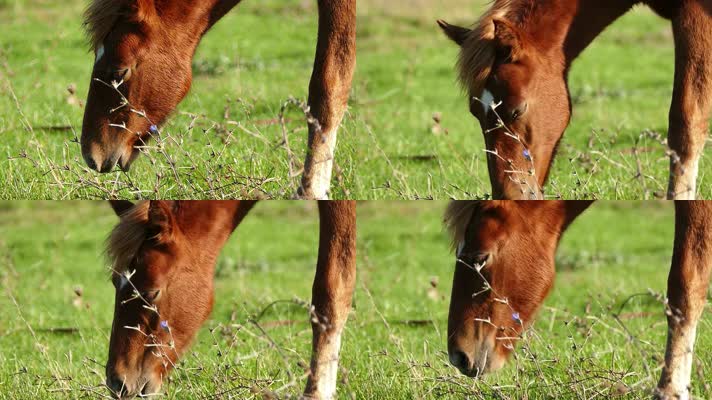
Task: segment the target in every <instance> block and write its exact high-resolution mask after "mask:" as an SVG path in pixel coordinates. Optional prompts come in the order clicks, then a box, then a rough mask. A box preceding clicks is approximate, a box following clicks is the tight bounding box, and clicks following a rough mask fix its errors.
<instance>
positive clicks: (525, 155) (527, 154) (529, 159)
mask: <svg viewBox="0 0 712 400" xmlns="http://www.w3.org/2000/svg"><path fill="white" fill-rule="evenodd" d="M523 154H524V158H525V159H526V160H527V161H531V160H532V155H531V153H529V149H524V152H523Z"/></svg>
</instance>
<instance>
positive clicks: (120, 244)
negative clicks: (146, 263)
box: [106, 201, 150, 273]
mask: <svg viewBox="0 0 712 400" xmlns="http://www.w3.org/2000/svg"><path fill="white" fill-rule="evenodd" d="M149 205H150V203H149V202H148V201H142V202H139V203H136V205H135V206H133V208H131V209H130V210H128V211H126V212H125V213H124V214H122V215H121V220H120V221H119V223H118V224H117V225H116V226H115V227H114V229H113V230H112V231H111V233H110V234H109V237H108V238H107V239H106V256H107V258H108V259H109V261H110V262H111V269H112V271H114V272H117V273H122V272H124V271H127V270H128V268H129V267H130V265H131V263H132V262H133V260H134V258H135V257H136V254H137V253H138V250H139V248H141V245H142V244H143V242H144V241H145V240H146V239H147V238H148V207H149Z"/></svg>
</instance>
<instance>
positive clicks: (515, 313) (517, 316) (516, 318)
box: [512, 312, 522, 324]
mask: <svg viewBox="0 0 712 400" xmlns="http://www.w3.org/2000/svg"><path fill="white" fill-rule="evenodd" d="M512 319H513V320H515V321H517V322H519V323H520V324H521V323H522V320H521V319H519V313H518V312H514V313H512Z"/></svg>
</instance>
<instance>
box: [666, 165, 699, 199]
mask: <svg viewBox="0 0 712 400" xmlns="http://www.w3.org/2000/svg"><path fill="white" fill-rule="evenodd" d="M670 168H671V169H670V188H671V189H672V190H673V193H671V194H672V197H673V199H674V200H695V195H696V191H697V175H698V173H699V169H700V158H699V157H695V158H694V159H692V160H688V161H687V162H685V163H683V164H682V171H683V174H682V175H675V168H674V166H673V165H671V166H670Z"/></svg>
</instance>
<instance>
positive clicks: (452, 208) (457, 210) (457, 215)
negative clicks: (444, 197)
mask: <svg viewBox="0 0 712 400" xmlns="http://www.w3.org/2000/svg"><path fill="white" fill-rule="evenodd" d="M481 205H482V204H481V202H480V201H475V200H473V201H451V202H450V204H448V206H447V209H446V210H445V217H444V218H443V220H444V222H445V227H446V228H447V230H448V231H449V232H450V236H451V240H452V242H451V244H450V245H451V247H452V249H453V250H454V249H457V248H458V246H460V243H462V242H463V241H464V240H465V233H466V232H467V226H468V225H469V223H470V220H471V219H472V214H474V213H475V211H476V210H477V209H478V208H479V207H480V206H481Z"/></svg>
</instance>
